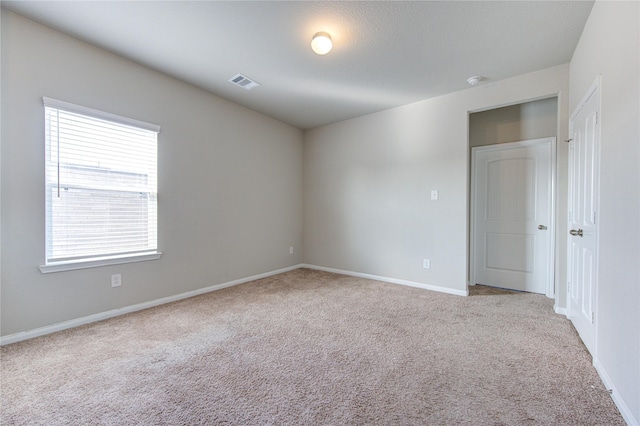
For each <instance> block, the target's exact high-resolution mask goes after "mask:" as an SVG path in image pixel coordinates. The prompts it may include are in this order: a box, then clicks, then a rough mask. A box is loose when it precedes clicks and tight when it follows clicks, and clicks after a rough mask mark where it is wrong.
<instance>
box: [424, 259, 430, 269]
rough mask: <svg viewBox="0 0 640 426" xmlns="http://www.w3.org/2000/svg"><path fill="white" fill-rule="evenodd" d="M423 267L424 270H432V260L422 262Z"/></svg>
mask: <svg viewBox="0 0 640 426" xmlns="http://www.w3.org/2000/svg"><path fill="white" fill-rule="evenodd" d="M422 267H423V268H424V269H429V268H431V260H430V259H423V260H422Z"/></svg>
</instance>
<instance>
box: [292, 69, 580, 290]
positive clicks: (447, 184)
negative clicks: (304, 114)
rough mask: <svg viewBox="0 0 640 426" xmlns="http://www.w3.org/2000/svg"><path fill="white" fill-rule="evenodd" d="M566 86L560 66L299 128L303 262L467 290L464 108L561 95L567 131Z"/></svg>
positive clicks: (561, 124) (561, 125)
mask: <svg viewBox="0 0 640 426" xmlns="http://www.w3.org/2000/svg"><path fill="white" fill-rule="evenodd" d="M567 92H568V67H567V66H559V67H554V68H550V69H547V70H543V71H539V72H536V73H531V74H527V75H524V76H520V77H516V78H512V79H508V80H503V81H500V82H496V83H494V84H491V85H486V86H478V87H475V88H472V89H468V90H464V91H461V92H457V93H452V94H450V95H445V96H442V97H439V98H434V99H429V100H426V101H423V102H418V103H415V104H411V105H406V106H403V107H400V108H394V109H391V110H388V111H383V112H380V113H377V114H371V115H368V116H364V117H360V118H355V119H352V120H347V121H344V122H341V123H336V124H332V125H328V126H324V127H319V128H316V129H312V130H309V131H307V132H305V146H304V176H305V182H304V215H305V219H304V247H305V250H304V259H305V263H308V264H313V265H316V266H321V267H325V268H332V269H340V270H346V271H350V272H357V273H364V274H371V275H378V276H382V277H392V278H396V279H402V280H407V281H412V282H416V283H419V284H425V285H432V286H438V287H440V288H442V289H443V290H455V291H459V292H465V291H466V289H467V267H468V262H469V259H468V255H467V246H468V210H469V206H468V189H469V166H468V165H469V141H468V134H469V133H468V122H469V119H468V116H469V113H472V112H477V111H484V110H487V109H490V108H495V107H500V106H504V105H513V104H515V103H521V102H527V101H530V100H534V99H542V98H548V97H557V99H558V105H560V108H559V109H558V110H559V111H560V112H559V113H558V122H557V124H556V131H555V132H553V135H556V134H557V135H559V138H564V139H566V133H567V121H566V120H567V115H566V112H564V111H566V110H567V109H568V107H567V100H568V95H567ZM566 149H567V148H566V146H565V145H560V144H559V145H558V153H557V154H558V166H559V168H560V169H561V170H559V171H558V179H559V186H561V187H565V186H566V164H567V163H566V161H567V156H566ZM560 179H564V180H560ZM431 190H438V191H439V192H440V199H439V200H438V201H431V200H430V191H431ZM564 197H565V198H566V192H564ZM557 212H558V218H561V220H558V224H559V225H560V224H564V223H565V222H566V209H565V210H564V211H563V210H562V206H560V208H559V209H558V211H557ZM558 228H559V230H558V232H563V227H562V226H558ZM565 228H566V226H565ZM424 258H429V259H431V268H430V269H423V267H422V259H424ZM559 281H563V280H559Z"/></svg>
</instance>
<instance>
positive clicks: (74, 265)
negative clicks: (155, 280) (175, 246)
mask: <svg viewBox="0 0 640 426" xmlns="http://www.w3.org/2000/svg"><path fill="white" fill-rule="evenodd" d="M160 256H162V252H160V251H154V252H149V253H141V254H134V255H125V256H104V257H94V258H92V259H87V260H70V261H65V262H51V263H48V264H46V265H40V266H39V268H40V272H42V273H43V274H50V273H52V272H62V271H73V270H76V269H87V268H98V267H100V266H108V265H119V264H121V263H132V262H145V261H147V260H157V259H160Z"/></svg>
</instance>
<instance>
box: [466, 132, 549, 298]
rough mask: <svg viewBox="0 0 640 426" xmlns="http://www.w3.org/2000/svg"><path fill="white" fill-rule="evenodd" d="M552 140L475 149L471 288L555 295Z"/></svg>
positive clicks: (473, 164) (473, 153) (536, 140)
mask: <svg viewBox="0 0 640 426" xmlns="http://www.w3.org/2000/svg"><path fill="white" fill-rule="evenodd" d="M554 152H555V138H546V139H535V140H530V141H522V142H514V143H509V144H499V145H491V146H487V147H477V148H473V151H472V156H473V160H472V166H473V175H472V176H473V188H474V189H473V234H472V240H473V244H472V245H473V247H472V256H473V265H474V266H473V271H472V279H473V280H474V283H475V284H484V285H490V286H495V287H502V288H508V289H513V290H520V291H528V292H532V293H541V294H546V295H547V296H549V297H551V296H553V292H554V289H553V280H552V276H553V275H552V270H553V269H552V265H553V238H552V236H553V226H552V210H553V186H552V183H553V176H552V172H553V158H554Z"/></svg>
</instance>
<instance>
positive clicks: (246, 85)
mask: <svg viewBox="0 0 640 426" xmlns="http://www.w3.org/2000/svg"><path fill="white" fill-rule="evenodd" d="M229 81H230V82H231V83H233V84H235V85H236V86H240V87H242V88H243V89H245V90H251V89H255V88H256V87H258V86H260V83H258V82H255V81H253V80H251V79H250V78H249V77H247V76H244V75H242V74H236V75H234V76H233V77H231V78H230V79H229Z"/></svg>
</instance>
